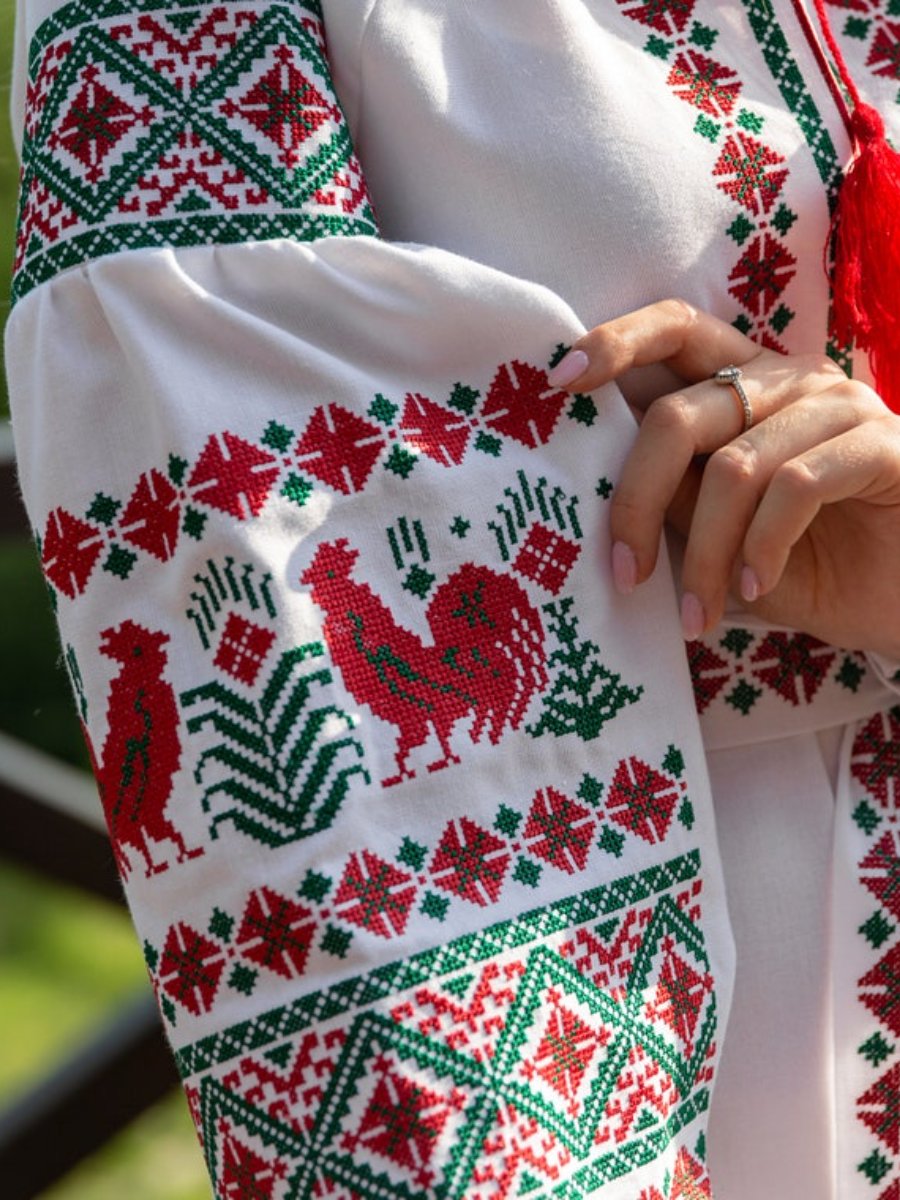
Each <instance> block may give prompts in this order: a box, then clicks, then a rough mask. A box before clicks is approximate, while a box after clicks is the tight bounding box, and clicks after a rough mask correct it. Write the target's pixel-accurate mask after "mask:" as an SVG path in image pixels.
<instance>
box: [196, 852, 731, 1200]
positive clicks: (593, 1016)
mask: <svg viewBox="0 0 900 1200" xmlns="http://www.w3.org/2000/svg"><path fill="white" fill-rule="evenodd" d="M696 870H697V860H696V857H695V856H692V855H689V856H687V857H685V858H683V859H676V860H672V861H671V862H670V863H668V864H666V865H665V867H663V868H661V869H660V868H652V869H650V870H649V871H646V872H643V873H640V874H637V875H634V876H628V877H624V878H623V879H621V880H620V881H618V882H617V883H614V884H610V885H608V886H606V887H603V888H598V889H595V890H594V891H591V892H587V893H584V894H582V895H581V896H580V897H578V898H574V899H570V900H564V901H560V902H558V903H556V904H554V905H551V906H549V907H546V908H542V909H537V910H534V911H533V912H531V913H528V914H524V915H523V916H522V917H520V918H518V919H517V920H516V921H515V922H505V923H500V924H495V925H493V926H491V927H489V928H488V929H486V930H484V931H482V932H481V933H479V934H476V935H474V936H471V937H467V938H463V939H459V940H456V941H451V942H450V943H449V944H447V945H446V946H443V947H440V948H438V949H435V950H431V951H427V952H425V953H423V954H420V955H417V956H414V957H413V958H412V959H408V960H406V961H404V962H402V963H397V964H395V965H394V966H391V967H389V968H382V969H380V970H379V971H377V972H373V973H371V974H370V975H368V976H362V977H359V978H356V979H351V980H348V981H346V983H345V984H338V985H336V986H335V987H333V988H331V989H328V990H327V991H324V992H318V993H313V994H312V995H310V996H308V997H304V998H302V999H301V1000H298V1001H295V1002H294V1003H293V1004H292V1005H291V1006H290V1007H289V1008H288V1009H282V1010H275V1011H272V1012H270V1013H267V1014H264V1015H263V1016H262V1017H260V1018H258V1019H256V1020H252V1021H249V1022H245V1023H244V1024H243V1025H242V1026H240V1027H239V1028H238V1027H236V1028H235V1029H234V1030H231V1031H226V1032H224V1033H223V1034H222V1035H221V1036H220V1037H216V1038H212V1039H204V1040H203V1042H200V1043H197V1044H196V1045H195V1046H194V1047H190V1048H188V1049H186V1050H185V1051H183V1052H182V1055H181V1065H182V1068H183V1070H184V1071H185V1073H186V1075H187V1076H189V1094H191V1095H193V1096H195V1105H196V1107H197V1110H198V1116H199V1118H200V1125H201V1128H202V1130H203V1133H204V1139H205V1143H206V1146H207V1153H208V1155H209V1158H210V1162H211V1167H212V1170H213V1174H214V1178H215V1179H216V1181H217V1185H218V1188H219V1192H218V1194H220V1195H228V1194H229V1193H228V1192H227V1191H225V1190H223V1189H224V1186H225V1181H226V1180H227V1179H228V1173H229V1171H230V1172H231V1173H232V1174H233V1173H234V1171H235V1167H234V1165H233V1164H234V1161H235V1157H236V1155H237V1154H238V1153H239V1152H238V1151H237V1150H235V1149H234V1147H236V1146H238V1145H240V1146H242V1147H243V1150H242V1151H240V1153H243V1154H244V1160H243V1161H245V1162H252V1163H253V1164H254V1165H253V1171H254V1172H256V1173H258V1174H259V1175H260V1178H261V1180H263V1181H266V1180H269V1179H271V1178H275V1177H280V1178H285V1179H287V1178H289V1179H290V1180H291V1186H292V1189H293V1190H292V1191H288V1192H286V1193H284V1194H285V1195H296V1196H299V1195H310V1196H318V1195H321V1196H333V1195H339V1196H350V1195H354V1196H357V1197H359V1196H363V1197H367V1198H368V1197H371V1198H372V1200H374V1198H375V1197H379V1196H396V1197H401V1196H406V1197H409V1196H413V1195H435V1196H443V1195H471V1196H489V1197H496V1198H498V1200H505V1198H509V1200H512V1197H515V1196H517V1195H520V1194H522V1192H523V1191H526V1192H527V1191H529V1190H537V1189H538V1188H541V1189H547V1193H546V1194H555V1193H556V1192H558V1189H559V1188H560V1187H564V1186H565V1185H566V1184H567V1183H568V1184H569V1186H574V1184H575V1183H576V1181H577V1183H578V1185H579V1187H581V1188H584V1189H585V1190H587V1191H588V1192H590V1191H593V1190H595V1189H596V1188H598V1187H600V1186H602V1185H603V1184H604V1183H606V1182H609V1181H610V1180H612V1179H615V1178H617V1177H619V1175H621V1173H622V1172H623V1169H624V1170H625V1171H627V1170H628V1169H633V1168H634V1167H638V1166H641V1165H644V1164H647V1163H649V1162H651V1161H652V1160H653V1159H654V1158H655V1157H656V1156H657V1155H658V1153H659V1152H660V1150H661V1149H662V1148H663V1146H664V1145H665V1144H666V1142H667V1141H668V1139H669V1137H670V1134H671V1131H672V1130H677V1129H681V1128H683V1127H684V1126H686V1125H688V1124H690V1123H691V1122H692V1121H694V1120H695V1118H696V1117H698V1116H700V1115H701V1114H702V1113H703V1112H704V1111H705V1109H706V1106H707V1104H708V1101H709V1082H710V1079H711V1070H710V1060H711V1056H712V1055H713V1054H714V1052H715V1047H714V1042H713V1033H714V1028H715V999H714V995H713V991H712V987H711V982H710V978H709V965H708V962H707V960H706V955H705V952H704V948H703V943H702V940H701V938H700V936H699V931H698V928H697V925H696V924H695V921H696V919H697V917H698V915H699V914H698V911H697V904H696V896H697V893H696V886H697V885H698V884H699V880H698V879H697V877H696ZM591 930H593V931H594V932H593V933H592V934H591V936H592V937H593V938H595V939H602V943H603V945H604V947H605V949H606V952H607V953H608V954H609V956H610V959H611V960H612V959H615V960H616V962H617V964H618V966H617V970H616V971H615V978H616V980H617V982H616V984H615V985H614V986H610V985H609V984H601V983H598V982H597V981H596V979H595V977H594V975H593V973H592V972H591V971H590V970H589V969H587V968H588V960H587V959H581V958H578V957H573V956H571V954H570V947H571V946H572V945H573V944H575V943H576V942H579V941H580V940H581V938H582V936H583V935H586V934H588V933H589V931H591ZM312 1023H314V1024H315V1028H314V1029H313V1028H311V1024H312ZM285 1030H293V1031H294V1032H289V1033H286V1032H284V1031H285ZM279 1031H281V1032H279ZM288 1098H289V1099H290V1109H289V1111H290V1121H289V1122H288V1120H286V1116H287V1112H288V1109H287V1107H286V1101H287V1100H288ZM229 1143H230V1144H231V1145H232V1152H229V1150H228V1145H229ZM251 1156H253V1157H252V1159H251ZM679 1163H681V1166H680V1167H679V1168H678V1170H677V1171H676V1175H677V1176H678V1177H679V1178H682V1182H683V1183H684V1184H685V1189H686V1190H682V1191H679V1192H671V1193H668V1188H667V1194H671V1195H675V1194H678V1195H684V1196H685V1197H686V1196H692V1195H694V1194H696V1195H704V1194H705V1193H704V1191H703V1186H704V1185H703V1182H702V1181H703V1178H704V1173H703V1169H702V1164H700V1163H699V1162H698V1160H696V1159H694V1158H693V1157H691V1156H688V1159H686V1160H683V1161H682V1159H681V1158H679ZM279 1172H280V1173H281V1174H280V1176H279ZM251 1178H254V1176H253V1175H252V1174H251V1175H249V1176H248V1179H251ZM688 1180H690V1181H691V1184H690V1185H689V1184H688ZM660 1182H662V1181H660ZM690 1186H693V1187H694V1188H695V1191H691V1190H690ZM263 1194H265V1192H263ZM281 1194H282V1193H281V1192H280V1191H276V1192H273V1195H279V1196H280V1195H281ZM541 1194H545V1193H544V1191H543V1190H542V1192H541ZM560 1194H562V1193H560Z"/></svg>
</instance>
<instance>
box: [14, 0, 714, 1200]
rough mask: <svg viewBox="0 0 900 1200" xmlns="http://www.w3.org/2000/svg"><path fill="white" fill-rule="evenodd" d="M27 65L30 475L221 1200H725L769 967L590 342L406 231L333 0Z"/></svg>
mask: <svg viewBox="0 0 900 1200" xmlns="http://www.w3.org/2000/svg"><path fill="white" fill-rule="evenodd" d="M17 37H18V46H19V62H18V67H17V72H18V74H17V85H16V88H17V95H18V96H19V98H20V103H19V105H18V107H19V110H20V112H19V116H20V126H21V133H22V190H21V207H20V214H19V240H18V252H17V258H16V273H15V281H14V301H15V306H14V309H13V313H12V317H11V320H10V323H9V327H8V334H7V361H8V368H9V377H10V386H11V394H12V404H13V414H14V432H15V438H16V445H17V452H18V458H19V465H20V474H21V484H22V489H23V493H24V496H25V499H26V502H27V506H28V511H29V514H30V518H31V521H32V523H33V526H34V531H35V535H36V539H37V542H38V546H39V552H40V556H41V561H42V564H43V569H44V572H45V575H46V579H47V581H48V584H49V586H50V589H51V593H52V595H53V598H54V603H55V606H56V612H57V617H58V622H59V630H60V637H61V640H62V644H63V647H64V650H65V659H66V662H67V663H68V664H69V667H70V669H71V674H72V683H73V688H74V692H75V699H76V703H77V706H78V709H79V712H80V715H81V717H82V720H83V723H84V729H85V735H86V738H87V741H88V744H89V746H90V748H91V754H92V759H93V762H94V766H95V771H96V776H97V781H98V787H99V793H100V798H101V800H102V803H103V807H104V811H105V815H106V819H107V823H108V826H109V831H110V837H111V841H112V845H113V848H114V851H115V855H116V860H117V863H118V866H119V869H120V872H121V875H122V879H123V883H124V885H125V889H126V893H127V896H128V901H129V904H130V906H131V911H132V914H133V918H134V922H135V925H136V928H137V932H138V935H139V937H140V940H141V943H142V945H143V947H144V952H145V956H146V961H147V966H148V969H149V972H150V976H151V978H152V981H153V985H154V988H155V990H156V994H157V997H158V1000H159V1005H160V1010H161V1014H162V1017H163V1020H164V1022H165V1026H166V1030H167V1032H168V1035H169V1037H170V1040H171V1042H172V1046H173V1049H174V1051H175V1053H176V1056H177V1060H178V1065H179V1068H180V1070H181V1073H182V1075H183V1078H184V1083H185V1088H186V1091H187V1095H188V1100H189V1103H190V1105H191V1109H192V1112H193V1115H194V1117H195V1120H196V1123H197V1127H198V1131H199V1133H200V1136H201V1139H202V1141H203V1144H204V1151H205V1154H206V1157H207V1161H208V1164H209V1169H210V1173H211V1177H212V1180H213V1184H214V1188H215V1192H216V1195H217V1196H218V1197H221V1198H222V1200H224V1198H225V1197H233V1196H236V1195H238V1194H240V1195H248V1196H249V1195H250V1194H251V1192H252V1194H253V1195H259V1196H263V1195H264V1196H267V1197H288V1196H290V1197H313V1196H315V1197H318V1196H323V1197H324V1196H342V1197H349V1196H367V1197H369V1196H370V1197H373V1198H374V1197H389V1196H396V1197H407V1198H411V1197H413V1196H426V1195H427V1196H450V1195H453V1196H476V1195H479V1196H480V1195H487V1194H488V1193H487V1192H485V1191H484V1190H483V1189H484V1188H485V1187H487V1186H488V1183H489V1182H490V1181H491V1180H493V1181H494V1183H495V1184H496V1187H497V1188H499V1187H500V1183H501V1182H502V1186H503V1188H506V1189H507V1191H506V1192H504V1194H510V1195H512V1194H515V1193H516V1191H517V1190H519V1191H522V1190H529V1189H532V1188H537V1187H541V1188H543V1187H544V1186H547V1187H550V1186H551V1185H552V1186H561V1183H562V1182H565V1181H566V1180H571V1181H572V1184H571V1186H572V1187H575V1188H577V1189H583V1190H585V1191H591V1193H592V1194H593V1195H598V1196H603V1197H612V1196H626V1195H627V1196H628V1197H630V1198H632V1200H633V1197H634V1196H636V1195H637V1194H638V1193H639V1192H641V1189H642V1188H647V1189H649V1190H648V1191H646V1192H644V1193H642V1194H646V1195H651V1194H652V1195H656V1194H657V1191H656V1190H654V1189H661V1188H666V1189H667V1188H668V1181H670V1180H671V1179H672V1178H673V1176H672V1171H673V1170H674V1171H675V1172H676V1175H677V1177H678V1178H681V1179H682V1180H683V1181H684V1182H685V1186H688V1181H691V1180H694V1181H696V1180H701V1179H702V1178H703V1177H704V1171H705V1168H704V1165H703V1161H702V1146H703V1136H702V1135H703V1129H704V1126H705V1113H706V1109H707V1106H708V1102H709V1095H710V1086H711V1079H712V1075H713V1073H714V1069H715V1064H716V1062H717V1056H718V1046H719V1045H720V1043H721V1037H720V1032H719V1031H718V1022H719V1017H720V1014H721V1012H722V1011H723V1008H724V1007H727V1001H728V995H729V990H730V971H731V941H730V934H729V931H728V924H727V917H726V915H725V905H724V899H723V895H722V885H721V879H720V873H719V866H718V860H717V856H716V850H715V839H714V836H713V832H712V817H711V811H710V803H709V796H708V790H707V784H706V776H705V767H704V760H703V754H702V749H701V746H700V739H699V733H698V727H697V723H696V717H695V715H694V710H693V707H692V705H691V703H690V700H689V683H688V678H687V672H686V667H685V664H684V654H683V648H682V644H681V641H680V636H679V631H678V624H677V618H676V606H675V602H674V598H673V594H672V587H671V581H670V579H669V577H668V575H667V572H666V571H665V569H664V568H663V569H661V570H660V572H658V574H657V577H656V579H655V580H654V582H653V583H652V584H650V585H649V586H648V587H647V588H645V589H642V592H641V595H640V596H639V597H634V598H632V602H631V603H629V604H628V605H625V604H624V603H623V602H622V601H621V600H620V599H618V598H617V597H616V595H615V593H614V589H613V588H612V586H611V582H610V579H609V575H608V571H607V568H606V566H605V554H601V553H600V552H599V550H598V547H599V546H600V545H601V544H602V542H603V538H604V536H605V533H604V531H605V522H606V514H607V510H608V498H609V494H610V491H611V488H612V485H613V482H614V480H615V478H616V475H617V472H618V470H619V466H620V463H621V461H622V459H623V456H624V454H625V451H626V449H627V446H628V444H629V439H630V437H631V433H632V423H631V418H630V417H629V415H628V412H627V410H626V408H625V406H624V404H623V402H622V400H621V397H620V396H619V394H618V392H616V391H615V389H608V390H606V391H604V392H601V393H597V394H594V395H591V396H588V395H582V396H576V397H571V396H569V395H568V394H566V393H563V392H560V391H557V390H555V389H554V388H553V387H551V386H550V384H549V382H548V378H547V372H548V369H549V366H550V364H551V363H552V362H554V361H556V357H557V356H558V355H559V354H560V352H561V350H562V348H564V347H565V346H566V345H568V344H569V343H570V342H571V341H572V340H573V339H574V338H576V337H577V336H579V335H580V333H581V332H582V326H581V325H580V324H579V322H578V320H577V319H576V318H575V316H574V315H573V313H572V311H571V310H570V309H569V308H568V307H567V305H566V304H565V303H564V302H563V301H562V300H561V299H560V298H559V297H558V296H556V295H555V294H554V293H552V292H550V291H548V290H546V289H545V288H543V287H540V286H537V285H536V284H533V283H530V282H528V281H527V280H522V279H517V278H514V277H512V276H509V275H506V274H503V273H501V272H499V271H496V270H493V269H490V268H488V267H485V266H480V265H478V264H477V263H475V262H472V261H470V260H469V259H466V258H464V257H461V256H456V255H453V254H450V253H445V252H443V251H440V250H436V249H433V248H429V247H425V246H418V245H397V244H390V243H388V242H386V241H383V240H381V239H380V238H379V236H378V228H377V222H376V217H375V215H374V210H373V204H372V200H371V198H370V196H369V194H368V192H367V188H366V183H365V180H364V178H363V173H362V170H361V167H360V164H359V162H358V160H357V158H356V156H355V154H354V150H353V147H352V145H351V141H350V137H349V134H348V129H347V123H346V121H345V119H344V115H343V112H342V108H341V104H340V102H339V100H338V97H337V95H336V94H335V91H334V88H333V86H332V82H331V77H330V74H329V66H328V59H327V55H326V44H325V36H324V29H323V21H322V14H321V11H320V8H319V5H318V3H317V0H290V2H280V3H275V2H269V0H219V2H210V3H199V2H191V3H188V2H187V0H134V2H132V3H129V2H127V0H92V2H91V3H87V2H84V0H71V2H67V3H62V4H59V3H55V4H54V3H51V2H50V0H31V2H29V0H24V2H23V3H22V4H21V6H20V15H19V31H18V35H17ZM398 136H402V131H398ZM641 1097H648V1098H649V1099H647V1101H646V1103H647V1105H648V1107H646V1108H643V1107H641V1106H642V1105H644V1103H645V1100H644V1099H642V1098H641ZM698 1147H699V1149H698ZM679 1173H680V1174H679ZM498 1181H500V1182H498ZM579 1181H580V1182H579ZM491 1186H494V1185H493V1184H492V1185H491ZM492 1194H493V1193H492ZM497 1194H498V1195H499V1194H500V1193H499V1192H497ZM541 1194H543V1192H542V1193H541ZM573 1194H574V1193H573ZM579 1194H581V1193H580V1191H579Z"/></svg>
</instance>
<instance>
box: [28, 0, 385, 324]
mask: <svg viewBox="0 0 900 1200" xmlns="http://www.w3.org/2000/svg"><path fill="white" fill-rule="evenodd" d="M22 161H23V175H22V187H21V197H22V199H21V205H20V213H19V236H18V246H17V254H16V261H15V281H14V285H13V299H14V300H16V299H18V298H20V297H21V296H23V295H24V294H25V293H26V292H27V291H29V290H30V289H31V288H33V287H35V286H37V285H38V284H39V283H41V282H43V281H45V280H47V279H50V278H51V277H52V276H54V275H55V274H57V273H58V272H60V271H62V270H65V269H66V268H68V267H71V266H74V265H77V264H79V263H81V262H84V261H86V260H88V259H91V258H96V257H99V256H100V255H104V254H111V253H116V252H119V251H123V250H134V249H139V248H144V247H160V246H195V245H208V244H223V243H237V242H246V241H251V240H258V239H262V238H275V237H291V238H294V239H298V240H303V241H308V240H311V239H314V238H318V237H324V236H327V235H334V234H348V235H353V234H370V235H377V228H376V225H375V220H374V216H373V213H372V210H371V206H370V204H369V199H368V194H367V191H366V186H365V182H364V181H363V178H362V174H361V171H360V168H359V164H358V162H357V160H356V158H355V155H354V154H353V150H352V147H351V144H350V137H349V132H348V130H347V125H346V121H345V119H344V116H343V113H342V112H341V109H340V106H339V104H338V102H337V99H336V97H335V95H334V91H333V86H332V83H331V77H330V74H329V69H328V64H327V61H326V59H325V54H324V38H323V31H322V25H321V13H320V8H319V4H318V3H317V0H293V2H292V3H290V4H285V3H281V4H278V3H267V2H264V0H239V2H238V0H230V2H228V3H217V4H211V3H207V4H202V5H198V4H196V3H192V4H191V3H188V0H144V3H136V4H129V5H128V6H127V11H126V12H123V11H122V6H121V5H119V4H114V3H110V2H107V3H100V4H93V3H92V4H85V3H83V2H82V0H76V2H75V3H72V4H67V5H64V6H63V7H62V8H61V9H60V10H59V11H58V12H57V13H56V14H54V16H53V17H51V18H50V19H49V20H48V21H46V22H44V24H43V25H42V26H41V28H40V29H39V30H38V33H37V34H36V36H35V39H34V42H33V44H32V47H31V53H30V73H29V85H28V93H27V99H26V120H25V137H24V146H23V160H22Z"/></svg>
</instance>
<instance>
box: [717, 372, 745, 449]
mask: <svg viewBox="0 0 900 1200" xmlns="http://www.w3.org/2000/svg"><path fill="white" fill-rule="evenodd" d="M743 374H744V372H743V371H742V370H741V368H740V367H735V366H731V367H722V368H721V369H720V370H718V371H716V373H715V375H713V379H714V380H715V381H716V383H724V384H725V385H726V386H727V387H730V388H731V389H732V390H733V391H734V394H735V395H736V396H737V398H738V400H739V401H740V402H741V411H742V412H743V414H744V428H743V429H742V431H741V432H742V433H746V432H747V430H748V429H749V428H750V427H751V426H752V424H753V409H752V408H751V406H750V400H749V399H748V397H747V393H746V392H745V391H744V385H743V384H742V383H741V376H742V375H743Z"/></svg>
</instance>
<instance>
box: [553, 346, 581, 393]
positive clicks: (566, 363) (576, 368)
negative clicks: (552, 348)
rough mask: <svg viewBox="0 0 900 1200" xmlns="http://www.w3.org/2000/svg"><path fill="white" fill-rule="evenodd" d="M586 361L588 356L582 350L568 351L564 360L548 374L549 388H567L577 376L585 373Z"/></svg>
mask: <svg viewBox="0 0 900 1200" xmlns="http://www.w3.org/2000/svg"><path fill="white" fill-rule="evenodd" d="M588 361H589V360H588V356H587V355H586V354H585V352H584V351H583V350H570V351H569V353H568V354H567V355H566V356H565V358H561V359H560V360H559V362H558V363H557V364H556V366H555V367H554V368H553V370H552V371H550V372H548V374H547V382H548V383H549V384H550V386H551V387H557V388H564V387H568V386H569V384H570V383H573V382H574V381H575V380H576V379H577V378H578V377H579V375H583V374H584V373H585V371H586V370H587V369H588Z"/></svg>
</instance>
